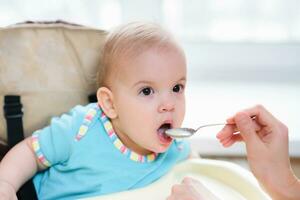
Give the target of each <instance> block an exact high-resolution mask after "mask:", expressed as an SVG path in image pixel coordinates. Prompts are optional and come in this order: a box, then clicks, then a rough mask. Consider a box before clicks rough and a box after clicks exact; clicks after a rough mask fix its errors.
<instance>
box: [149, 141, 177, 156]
mask: <svg viewBox="0 0 300 200" xmlns="http://www.w3.org/2000/svg"><path fill="white" fill-rule="evenodd" d="M171 144H172V141H171V142H170V143H168V144H160V145H159V146H158V147H157V148H155V149H153V150H152V152H154V153H164V152H166V151H167V150H168V149H169V148H170V146H171Z"/></svg>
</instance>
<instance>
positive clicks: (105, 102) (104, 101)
mask: <svg viewBox="0 0 300 200" xmlns="http://www.w3.org/2000/svg"><path fill="white" fill-rule="evenodd" d="M97 99H98V104H99V105H100V107H101V108H102V110H103V112H104V113H105V115H106V116H107V117H109V118H110V119H114V118H116V117H117V111H116V109H115V106H114V101H113V100H114V97H113V94H112V92H111V91H110V89H108V88H107V87H101V88H99V89H98V91H97Z"/></svg>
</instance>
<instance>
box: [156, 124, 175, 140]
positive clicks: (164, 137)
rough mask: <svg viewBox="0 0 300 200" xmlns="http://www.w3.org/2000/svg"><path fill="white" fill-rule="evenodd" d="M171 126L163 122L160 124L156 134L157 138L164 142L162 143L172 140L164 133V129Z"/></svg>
mask: <svg viewBox="0 0 300 200" xmlns="http://www.w3.org/2000/svg"><path fill="white" fill-rule="evenodd" d="M170 128H172V125H171V124H170V123H164V124H162V125H161V126H160V127H159V128H158V130H157V134H158V137H159V139H160V140H161V141H162V142H164V143H169V142H170V141H172V138H171V137H170V136H168V135H166V133H165V132H166V130H168V129H170Z"/></svg>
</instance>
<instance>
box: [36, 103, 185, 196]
mask: <svg viewBox="0 0 300 200" xmlns="http://www.w3.org/2000/svg"><path fill="white" fill-rule="evenodd" d="M108 125H110V122H109V120H108V119H107V118H106V116H104V113H103V112H102V111H101V109H100V108H99V107H98V105H97V104H89V105H87V106H76V107H75V108H73V109H72V110H71V111H70V112H69V113H68V114H64V115H62V116H61V117H60V118H53V119H52V120H51V123H50V125H49V126H48V127H45V128H44V129H42V130H38V131H36V132H35V133H34V134H33V136H32V141H33V142H32V144H33V148H34V150H35V153H36V155H37V157H38V160H39V161H40V162H41V163H43V164H44V165H46V166H49V168H48V169H47V170H45V171H42V172H39V173H38V174H36V175H35V176H34V179H33V181H34V186H35V188H36V191H37V195H38V198H39V199H43V200H44V199H77V198H83V197H90V196H97V195H101V194H108V193H113V192H119V191H124V190H130V189H134V188H139V187H143V186H146V185H148V184H150V183H152V182H154V181H155V180H157V179H158V178H160V177H161V176H163V175H164V174H166V173H167V172H168V171H169V170H170V169H171V168H172V166H174V165H175V164H176V163H177V162H179V161H181V160H183V159H185V158H187V157H188V155H189V152H190V148H189V145H188V144H187V143H186V142H183V141H181V142H179V141H173V143H172V144H171V146H170V148H169V149H168V150H167V151H166V152H164V153H160V154H157V156H156V158H155V159H152V160H151V158H150V157H148V158H147V157H144V158H140V157H137V154H135V153H134V152H132V151H131V150H130V149H125V151H121V150H120V149H122V148H117V147H118V146H120V140H119V139H118V138H117V136H116V135H115V134H110V133H108V132H109V129H107V127H108ZM121 144H122V143H121ZM121 147H122V146H121ZM122 150H124V149H122ZM132 158H138V159H132ZM138 160H139V161H138Z"/></svg>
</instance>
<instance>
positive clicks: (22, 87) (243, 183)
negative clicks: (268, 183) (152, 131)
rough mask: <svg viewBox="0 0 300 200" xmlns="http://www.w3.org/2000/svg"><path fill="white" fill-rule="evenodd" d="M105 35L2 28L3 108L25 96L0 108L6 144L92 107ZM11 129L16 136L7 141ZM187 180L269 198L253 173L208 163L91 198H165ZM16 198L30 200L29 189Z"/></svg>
mask: <svg viewBox="0 0 300 200" xmlns="http://www.w3.org/2000/svg"><path fill="white" fill-rule="evenodd" d="M105 36H106V32H105V31H102V30H97V29H93V28H87V27H82V26H78V25H74V24H67V23H64V22H61V21H58V22H54V23H25V24H19V25H14V26H10V27H6V28H0V98H1V100H0V107H3V99H4V96H5V95H18V96H20V97H21V102H18V100H19V99H18V97H14V96H12V97H10V98H7V99H6V100H7V102H6V103H7V104H6V107H5V108H6V110H5V113H4V112H3V110H2V109H0V141H2V143H4V144H7V143H8V144H9V146H10V147H11V146H13V145H14V144H16V143H17V142H18V141H20V140H21V139H22V137H23V135H21V136H20V135H18V134H19V133H20V132H22V131H23V130H24V136H25V137H26V136H29V135H31V133H32V132H33V131H34V130H37V129H39V128H42V127H44V126H46V125H47V123H48V121H49V120H50V118H51V117H52V116H57V115H60V114H62V113H64V112H66V111H68V110H69V109H70V108H72V107H73V106H75V105H77V104H83V105H84V104H87V103H88V102H89V101H88V98H87V97H88V95H90V94H92V93H94V92H95V91H96V89H97V88H96V84H95V78H96V70H97V65H98V63H99V59H100V51H101V47H102V46H103V41H104V37H105ZM16 102H17V103H16ZM21 103H22V104H21ZM22 105H23V108H24V116H23V111H22V109H21V108H22ZM4 114H5V116H6V118H10V119H11V121H10V124H9V123H6V120H5V117H4ZM22 117H23V118H22ZM22 119H23V122H24V123H23V126H22V124H21V126H20V122H21V123H22ZM13 120H15V121H13ZM8 121H9V120H8ZM5 124H6V126H5ZM9 126H10V129H11V130H12V131H10V132H9V133H8V136H7V134H6V131H7V129H8V128H9ZM23 127H24V129H23ZM16 136H17V137H16ZM184 176H190V177H194V178H196V179H198V180H199V181H201V182H202V183H203V184H204V185H205V186H207V187H208V188H209V189H210V190H211V191H212V192H213V193H214V194H215V195H216V196H218V197H220V199H230V200H234V199H251V200H252V199H260V200H265V199H269V197H268V195H266V193H264V192H263V190H262V189H261V188H260V187H259V185H258V183H257V181H256V179H255V178H254V177H253V175H252V174H251V173H250V172H249V171H247V170H245V169H243V168H241V167H239V166H238V165H236V164H232V163H229V162H225V161H215V160H206V159H196V160H188V161H185V162H183V163H181V164H178V165H177V166H175V167H174V168H173V169H172V170H171V171H170V172H169V173H168V174H167V175H165V176H163V177H162V178H160V179H159V180H157V181H156V182H154V183H152V184H150V185H149V186H146V187H144V188H141V189H136V190H131V191H126V192H120V193H115V194H110V195H105V196H99V197H92V198H90V199H94V200H96V199H99V200H104V199H110V200H113V199H131V200H132V199H133V200H134V199H143V200H146V199H165V198H166V197H167V196H168V195H169V194H170V192H171V186H172V185H173V184H175V183H179V182H181V180H182V179H183V177H184ZM18 195H19V199H26V198H27V199H28V190H26V188H25V190H23V193H22V194H18Z"/></svg>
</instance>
